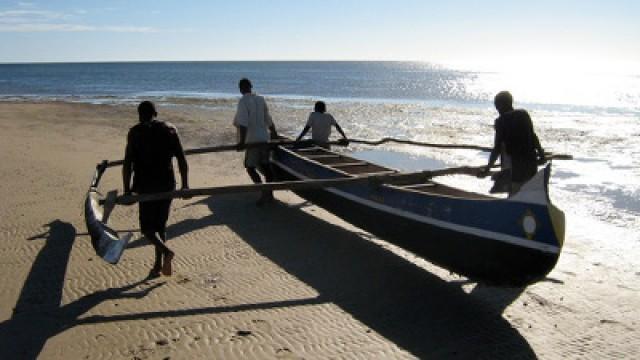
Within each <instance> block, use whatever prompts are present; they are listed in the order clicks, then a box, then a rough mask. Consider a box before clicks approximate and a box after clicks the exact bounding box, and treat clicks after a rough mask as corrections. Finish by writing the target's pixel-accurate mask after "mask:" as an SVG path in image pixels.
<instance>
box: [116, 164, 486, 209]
mask: <svg viewBox="0 0 640 360" xmlns="http://www.w3.org/2000/svg"><path fill="white" fill-rule="evenodd" d="M483 169H484V166H460V167H452V168H445V169H439V170H426V171H419V172H414V173H405V174H372V175H362V176H351V177H345V178H335V179H311V180H300V181H282V182H270V183H262V184H247V185H228V186H216V187H207V188H197V189H184V190H175V191H168V192H160V193H153V194H140V195H122V196H119V197H117V198H116V199H115V203H116V204H121V205H130V204H133V203H136V202H143V201H154V200H165V199H174V198H190V197H194V196H212V195H222V194H238V193H248V192H259V191H265V190H266V191H274V190H304V189H317V188H328V187H335V186H341V185H350V184H362V183H368V184H370V185H371V186H378V185H381V184H396V185H400V184H403V183H416V182H426V181H428V180H429V179H431V178H433V177H436V176H444V175H454V174H464V175H474V176H475V175H477V174H478V173H480V171H482V170H483Z"/></svg>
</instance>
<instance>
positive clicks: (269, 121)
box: [264, 101, 278, 139]
mask: <svg viewBox="0 0 640 360" xmlns="http://www.w3.org/2000/svg"><path fill="white" fill-rule="evenodd" d="M264 120H265V122H266V124H267V126H269V133H271V139H277V138H278V131H276V126H275V125H274V123H273V118H271V114H270V113H269V107H268V106H267V102H266V101H265V102H264Z"/></svg>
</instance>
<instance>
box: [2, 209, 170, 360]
mask: <svg viewBox="0 0 640 360" xmlns="http://www.w3.org/2000/svg"><path fill="white" fill-rule="evenodd" d="M46 226H47V227H48V228H49V230H48V231H47V232H45V233H44V234H41V235H37V236H34V237H31V238H29V239H27V240H29V241H41V240H44V242H45V243H44V246H43V248H42V250H40V252H39V253H38V255H37V256H36V259H35V261H34V262H33V265H32V266H31V271H30V272H29V275H28V276H27V279H26V281H25V283H24V286H23V287H22V291H21V292H20V296H19V298H18V301H17V303H16V306H15V308H14V309H13V315H12V317H11V319H9V320H7V321H4V322H2V323H0V359H36V358H37V357H38V355H39V354H40V352H41V351H42V349H43V347H44V345H45V343H46V342H47V340H48V339H50V338H51V337H53V336H55V335H57V334H59V333H61V332H63V331H65V330H66V329H68V328H70V327H72V326H75V325H76V324H77V319H78V318H79V317H80V316H81V315H82V314H84V313H86V312H87V311H88V310H90V309H91V308H93V307H94V306H96V305H98V304H100V303H101V302H103V301H105V300H110V299H117V298H141V297H144V296H146V295H147V294H148V293H149V292H150V291H151V290H153V289H155V288H157V287H158V286H162V285H163V284H162V283H159V284H153V285H151V286H147V287H146V288H145V289H142V290H139V291H134V292H128V291H129V290H132V289H134V288H136V287H138V286H139V285H142V284H143V283H144V282H145V280H141V281H138V282H136V283H133V284H130V285H127V286H124V287H120V288H112V289H107V290H103V291H98V292H95V293H92V294H89V295H86V296H83V297H81V298H80V299H78V300H76V301H73V302H71V303H69V304H66V305H64V306H61V302H62V290H63V288H64V278H65V273H66V270H67V263H68V261H69V255H70V253H71V248H72V246H73V242H74V240H75V238H76V229H75V228H74V226H73V225H71V224H69V223H66V222H63V221H60V220H55V221H53V222H51V223H49V224H47V225H46Z"/></svg>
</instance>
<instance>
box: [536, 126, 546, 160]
mask: <svg viewBox="0 0 640 360" xmlns="http://www.w3.org/2000/svg"><path fill="white" fill-rule="evenodd" d="M533 146H535V147H536V151H537V152H538V160H539V161H540V163H544V162H545V161H546V158H545V155H544V149H543V148H542V145H540V139H538V135H536V133H535V131H534V132H533Z"/></svg>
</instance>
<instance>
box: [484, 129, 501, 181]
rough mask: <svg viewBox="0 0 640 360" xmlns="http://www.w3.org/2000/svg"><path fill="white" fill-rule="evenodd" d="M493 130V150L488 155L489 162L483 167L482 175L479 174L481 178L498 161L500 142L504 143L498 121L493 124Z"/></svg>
mask: <svg viewBox="0 0 640 360" xmlns="http://www.w3.org/2000/svg"><path fill="white" fill-rule="evenodd" d="M494 128H495V135H494V138H493V149H491V154H490V155H489V162H488V163H487V166H486V167H485V169H484V171H482V173H481V174H480V175H481V176H486V175H487V174H488V173H489V171H490V170H491V167H493V165H494V164H495V163H496V160H497V159H498V155H500V149H501V147H502V142H503V141H504V140H503V136H504V135H503V129H502V126H501V124H500V122H499V121H498V120H496V122H495V124H494Z"/></svg>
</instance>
